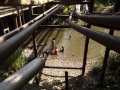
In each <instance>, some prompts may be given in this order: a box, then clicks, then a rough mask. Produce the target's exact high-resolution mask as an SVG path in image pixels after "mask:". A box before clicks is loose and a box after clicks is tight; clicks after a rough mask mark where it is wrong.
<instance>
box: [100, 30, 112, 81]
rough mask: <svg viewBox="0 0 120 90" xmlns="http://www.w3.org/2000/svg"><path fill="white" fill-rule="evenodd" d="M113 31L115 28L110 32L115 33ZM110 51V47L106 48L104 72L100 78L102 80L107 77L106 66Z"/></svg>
mask: <svg viewBox="0 0 120 90" xmlns="http://www.w3.org/2000/svg"><path fill="white" fill-rule="evenodd" d="M113 33H114V30H110V32H109V34H110V35H113ZM109 51H110V49H109V48H106V51H105V55H104V61H103V66H102V73H101V78H100V80H101V81H103V80H104V77H105V70H106V67H107V60H108V57H109Z"/></svg>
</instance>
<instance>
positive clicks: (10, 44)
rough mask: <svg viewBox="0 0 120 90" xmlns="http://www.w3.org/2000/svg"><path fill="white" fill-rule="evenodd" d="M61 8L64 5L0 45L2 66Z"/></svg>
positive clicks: (0, 62)
mask: <svg viewBox="0 0 120 90" xmlns="http://www.w3.org/2000/svg"><path fill="white" fill-rule="evenodd" d="M61 7H62V5H59V6H58V7H57V8H56V9H54V10H53V11H51V12H50V13H49V14H48V15H46V16H45V17H43V18H41V19H40V20H38V21H36V22H35V23H34V24H32V25H31V26H29V27H28V28H26V29H24V30H22V31H21V32H19V33H18V34H16V35H15V36H13V37H11V38H9V39H8V40H6V41H5V42H3V43H2V44H0V65H1V64H2V63H4V62H5V60H6V59H7V58H8V57H9V56H10V55H11V54H12V53H13V52H14V51H15V50H17V49H18V48H19V47H20V46H21V45H22V44H23V43H24V42H25V41H26V40H27V39H28V37H29V36H30V35H31V34H32V33H33V32H34V31H35V30H36V29H37V28H38V27H39V26H40V24H42V23H43V22H44V21H45V20H47V19H48V18H49V17H51V16H52V14H54V13H56V12H57V11H58V10H60V9H61Z"/></svg>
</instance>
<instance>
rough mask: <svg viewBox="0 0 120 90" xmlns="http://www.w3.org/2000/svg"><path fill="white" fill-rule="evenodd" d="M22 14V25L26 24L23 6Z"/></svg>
mask: <svg viewBox="0 0 120 90" xmlns="http://www.w3.org/2000/svg"><path fill="white" fill-rule="evenodd" d="M21 13H22V23H23V24H25V19H24V11H23V6H21Z"/></svg>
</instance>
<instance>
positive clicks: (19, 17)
mask: <svg viewBox="0 0 120 90" xmlns="http://www.w3.org/2000/svg"><path fill="white" fill-rule="evenodd" d="M15 8H16V10H17V12H18V20H19V24H20V26H22V21H21V14H20V11H19V9H18V7H15Z"/></svg>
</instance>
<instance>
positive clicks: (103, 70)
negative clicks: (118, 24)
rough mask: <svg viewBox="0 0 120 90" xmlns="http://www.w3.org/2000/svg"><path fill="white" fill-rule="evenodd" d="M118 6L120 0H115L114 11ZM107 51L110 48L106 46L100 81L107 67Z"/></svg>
mask: <svg viewBox="0 0 120 90" xmlns="http://www.w3.org/2000/svg"><path fill="white" fill-rule="evenodd" d="M119 8H120V0H116V3H115V5H114V12H118V11H119ZM109 34H110V35H113V34H114V30H113V29H110V31H109ZM109 52H110V49H109V48H107V47H106V50H105V55H104V61H103V66H102V72H101V76H100V81H101V82H102V81H103V80H104V77H105V71H106V67H107V61H108V57H109Z"/></svg>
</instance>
